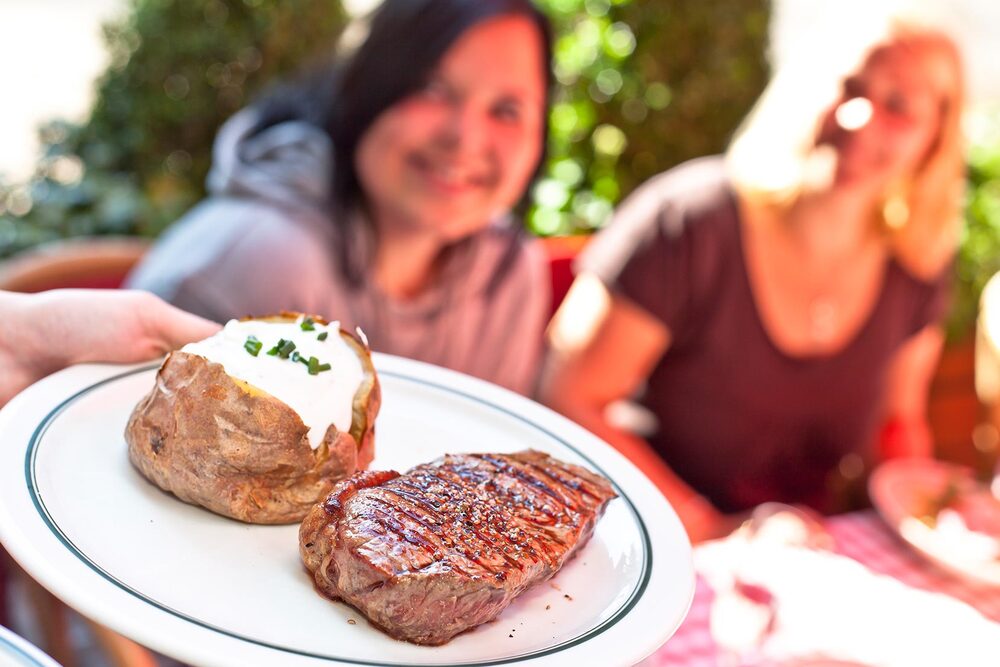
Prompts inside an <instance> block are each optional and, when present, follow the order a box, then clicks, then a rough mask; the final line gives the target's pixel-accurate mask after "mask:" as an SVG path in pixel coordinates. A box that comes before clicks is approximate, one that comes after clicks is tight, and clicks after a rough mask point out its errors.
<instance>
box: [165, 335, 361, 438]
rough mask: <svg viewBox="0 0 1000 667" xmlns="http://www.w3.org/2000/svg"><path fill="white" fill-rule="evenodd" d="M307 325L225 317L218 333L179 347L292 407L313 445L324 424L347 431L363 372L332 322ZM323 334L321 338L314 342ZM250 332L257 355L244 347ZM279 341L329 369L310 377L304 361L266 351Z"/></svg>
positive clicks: (358, 361)
mask: <svg viewBox="0 0 1000 667" xmlns="http://www.w3.org/2000/svg"><path fill="white" fill-rule="evenodd" d="M313 327H315V328H314V330H312V331H303V330H302V318H301V317H300V318H299V319H298V320H297V321H295V322H262V321H259V320H247V321H244V322H240V321H238V320H230V321H229V322H228V323H227V324H226V326H225V327H223V328H222V331H220V332H219V333H217V334H215V335H214V336H212V337H211V338H206V339H205V340H202V341H198V342H196V343H189V344H188V345H185V346H184V347H183V348H181V351H182V352H187V353H189V354H196V355H198V356H201V357H204V358H205V359H208V360H209V361H214V362H215V363H218V364H221V365H222V367H223V368H225V370H226V373H228V374H229V375H230V376H232V377H234V378H237V379H239V380H243V381H244V382H247V383H249V384H251V385H253V386H254V387H257V388H258V389H260V390H262V391H265V392H267V393H268V394H270V395H271V396H274V397H275V398H277V399H278V400H280V401H282V402H283V403H285V404H286V405H288V406H289V407H290V408H292V409H293V410H295V412H297V413H298V414H299V417H301V418H302V422H303V423H304V424H305V425H306V427H308V429H309V433H308V438H309V444H310V445H311V446H312V448H313V449H317V448H318V447H319V446H320V444H322V442H323V436H325V435H326V429H327V427H328V426H329V425H330V424H333V425H334V426H336V427H337V429H338V430H340V431H345V432H346V431H349V430H350V428H351V421H352V407H353V403H354V395H355V394H356V393H357V391H358V387H359V386H360V385H361V381H362V380H363V379H364V370H363V369H362V367H361V360H360V359H359V358H358V355H357V354H356V353H355V351H354V350H353V349H351V347H350V346H349V345H348V344H347V342H346V341H344V339H343V338H342V337H341V335H340V324H339V323H338V322H332V323H331V324H330V325H329V326H325V325H322V324H320V323H318V322H316V323H315V324H313ZM324 332H326V333H327V335H326V336H325V340H319V336H320V335H321V334H323V333H324ZM250 336H254V337H255V338H256V339H257V340H258V341H260V343H261V346H260V351H259V352H258V354H257V356H253V355H252V354H251V353H250V352H248V351H247V349H246V343H247V340H248V338H249V337H250ZM281 339H284V340H286V341H292V342H293V343H295V352H297V353H298V354H299V355H301V356H302V357H304V358H305V359H306V360H308V359H309V358H310V357H316V359H317V360H318V361H319V362H320V363H321V364H330V370H327V371H322V372H319V373H317V374H315V375H310V374H309V369H308V367H307V366H306V365H305V364H303V363H301V362H298V361H293V360H292V358H291V357H289V358H285V359H283V358H281V357H280V356H278V355H273V356H272V355H269V354H267V352H268V350H270V349H271V348H273V347H274V346H275V345H276V344H277V343H278V341H279V340H281Z"/></svg>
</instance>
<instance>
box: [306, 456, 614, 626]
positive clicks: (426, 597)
mask: <svg viewBox="0 0 1000 667" xmlns="http://www.w3.org/2000/svg"><path fill="white" fill-rule="evenodd" d="M614 497H615V493H614V491H613V490H612V488H611V485H610V484H609V483H607V481H606V480H604V479H602V478H600V477H599V476H597V475H595V474H594V473H591V472H590V471H588V470H586V469H584V468H580V467H578V466H573V465H570V464H566V463H562V462H560V461H557V460H556V459H552V458H551V457H548V456H547V455H545V454H541V453H539V452H532V451H526V452H519V453H517V454H479V455H471V454H470V455H449V456H445V457H444V458H442V459H439V460H438V461H435V462H434V463H431V464H425V465H421V466H417V467H416V468H414V469H412V470H411V471H409V472H408V473H407V474H405V475H402V476H399V475H398V474H396V473H363V474H358V475H355V476H354V477H352V478H350V479H349V480H346V481H345V482H342V483H340V484H339V485H338V486H337V487H336V488H335V489H334V491H333V492H332V493H331V494H330V497H329V498H328V499H327V501H326V502H325V503H323V504H322V505H320V506H317V507H316V508H315V509H314V510H313V511H312V512H311V513H310V514H309V516H307V517H306V520H305V521H304V522H303V524H302V527H301V529H300V545H301V551H302V558H303V561H304V562H305V564H306V567H307V568H308V569H309V570H310V571H311V572H312V573H313V576H314V578H315V581H316V584H317V588H318V590H320V591H321V592H322V593H323V594H324V595H327V596H329V597H331V598H334V599H338V598H339V599H342V600H344V601H345V602H347V603H348V604H350V605H352V606H354V607H355V608H357V609H358V610H360V611H361V612H362V613H364V614H365V615H366V616H367V617H368V618H369V620H371V622H372V624H373V625H374V626H375V627H378V628H382V629H384V630H385V631H386V632H388V633H389V634H391V635H392V636H394V637H397V638H400V639H405V640H407V641H412V642H416V643H419V644H441V643H444V642H446V641H448V640H449V639H450V638H451V637H453V636H454V635H456V634H458V633H460V632H463V631H465V630H468V629H469V628H471V627H474V626H476V625H479V624H480V623H484V622H486V621H489V620H491V619H493V618H495V617H496V616H497V615H498V614H499V613H500V612H501V611H503V609H504V608H505V607H506V606H507V605H508V604H510V602H511V601H512V600H513V599H514V598H515V597H516V596H517V595H519V594H520V593H521V592H523V591H524V590H525V589H526V588H528V587H529V586H532V585H534V584H537V583H538V582H540V581H544V580H546V579H548V578H549V577H551V576H552V575H553V574H555V573H556V572H557V571H558V570H559V568H560V567H561V566H562V565H563V563H564V562H565V561H566V560H567V559H568V558H570V557H572V555H573V554H575V553H576V552H577V551H578V550H579V548H580V547H581V546H582V545H583V544H584V543H585V542H586V541H587V540H588V539H589V537H590V534H591V532H592V531H593V528H594V525H595V524H596V521H597V518H598V517H599V516H600V514H601V513H602V512H603V510H604V507H605V505H606V504H607V502H608V501H610V500H611V499H612V498H614Z"/></svg>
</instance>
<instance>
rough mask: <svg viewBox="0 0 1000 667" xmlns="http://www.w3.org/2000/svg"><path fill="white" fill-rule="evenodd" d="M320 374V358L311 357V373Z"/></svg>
mask: <svg viewBox="0 0 1000 667" xmlns="http://www.w3.org/2000/svg"><path fill="white" fill-rule="evenodd" d="M318 374H319V359H317V358H316V357H309V375H318Z"/></svg>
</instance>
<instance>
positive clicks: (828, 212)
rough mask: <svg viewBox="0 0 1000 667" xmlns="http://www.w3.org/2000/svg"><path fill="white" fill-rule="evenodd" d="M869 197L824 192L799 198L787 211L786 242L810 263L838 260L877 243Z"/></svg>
mask: <svg viewBox="0 0 1000 667" xmlns="http://www.w3.org/2000/svg"><path fill="white" fill-rule="evenodd" d="M872 213H873V212H872V205H871V202H870V201H869V200H868V198H864V197H858V196H854V195H852V194H848V193H842V192H837V191H827V192H818V193H807V194H804V195H802V196H801V197H800V198H799V199H798V200H797V201H796V202H795V203H794V204H793V205H792V206H791V208H790V209H789V210H788V211H787V212H786V214H785V215H784V216H783V217H784V222H785V223H786V224H784V225H783V227H784V231H785V232H786V234H787V237H788V239H789V240H790V241H791V242H792V243H793V244H794V245H795V246H796V248H797V250H798V251H799V252H801V253H802V254H803V256H805V257H808V258H809V261H819V262H823V261H824V260H830V261H834V262H836V261H838V260H839V259H842V258H845V257H850V256H852V255H855V254H856V253H857V252H859V251H861V250H864V249H866V248H869V247H870V246H871V244H872V243H873V242H875V241H877V240H878V231H877V230H876V228H875V225H874V224H873V220H872Z"/></svg>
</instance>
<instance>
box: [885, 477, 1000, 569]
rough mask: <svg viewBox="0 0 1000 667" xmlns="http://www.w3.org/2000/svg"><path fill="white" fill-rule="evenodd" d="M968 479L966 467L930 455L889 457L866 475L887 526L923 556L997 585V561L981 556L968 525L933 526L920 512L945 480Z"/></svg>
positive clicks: (976, 538) (977, 537)
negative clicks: (957, 528) (962, 528)
mask: <svg viewBox="0 0 1000 667" xmlns="http://www.w3.org/2000/svg"><path fill="white" fill-rule="evenodd" d="M956 482H957V483H960V484H963V483H964V484H969V485H971V484H974V483H975V482H974V480H973V475H972V471H971V470H969V469H968V468H963V467H960V466H957V465H952V464H949V463H944V462H942V461H935V460H933V459H893V460H890V461H887V462H885V463H883V464H881V465H880V466H879V467H878V468H876V469H875V471H874V472H873V473H872V476H871V479H869V481H868V495H869V496H870V497H871V500H872V504H873V505H874V506H875V509H876V510H877V511H878V513H879V514H880V515H881V516H882V518H883V519H884V520H885V522H886V523H887V524H889V527H890V528H892V529H893V530H894V531H896V532H897V533H898V534H899V536H900V537H902V538H903V540H905V541H906V542H908V543H909V544H910V545H911V546H912V547H913V548H914V549H916V550H917V551H919V552H920V553H921V554H923V555H924V556H925V557H926V558H927V559H929V560H930V561H932V562H934V563H936V564H937V565H938V566H939V567H941V568H942V569H944V570H947V571H949V572H951V573H952V574H955V575H957V576H959V577H962V578H963V579H966V580H968V581H971V582H974V583H978V584H987V585H990V586H1000V561H998V560H996V559H995V558H990V557H984V556H983V555H982V554H983V550H982V549H981V548H979V547H981V546H982V543H983V541H984V540H985V541H987V542H989V541H990V540H989V539H988V538H987V537H986V536H984V535H980V534H977V533H971V532H968V531H961V532H956V531H946V530H944V529H941V528H934V527H931V526H929V525H927V524H926V523H924V522H923V521H921V520H920V517H921V516H922V515H923V514H924V513H925V512H926V511H927V507H928V505H929V503H931V502H933V501H935V500H936V499H938V498H940V497H941V496H942V494H943V493H944V492H945V490H946V489H947V487H948V485H949V484H951V483H956Z"/></svg>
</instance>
